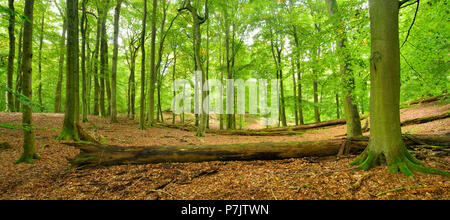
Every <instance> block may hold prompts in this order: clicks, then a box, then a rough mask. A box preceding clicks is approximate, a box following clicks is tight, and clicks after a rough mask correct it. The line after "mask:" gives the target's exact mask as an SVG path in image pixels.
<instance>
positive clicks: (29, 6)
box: [16, 0, 39, 163]
mask: <svg viewBox="0 0 450 220" xmlns="http://www.w3.org/2000/svg"><path fill="white" fill-rule="evenodd" d="M33 6H34V0H25V10H24V15H25V16H26V17H27V19H26V20H24V33H23V61H22V72H23V79H22V91H23V95H24V96H26V97H28V98H29V99H32V86H31V82H32V65H31V64H32V59H33ZM32 124H33V122H32V106H31V105H23V107H22V126H23V129H22V130H23V153H22V156H21V157H20V158H19V160H17V161H16V163H22V162H27V163H33V161H34V159H39V156H37V154H36V153H35V148H34V131H33V125H32Z"/></svg>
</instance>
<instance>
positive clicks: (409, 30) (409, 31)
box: [400, 0, 420, 49]
mask: <svg viewBox="0 0 450 220" xmlns="http://www.w3.org/2000/svg"><path fill="white" fill-rule="evenodd" d="M416 3H417V7H416V12H415V13H414V18H413V21H412V23H411V26H410V27H409V29H408V34H407V35H406V38H405V41H404V42H403V44H402V46H400V49H402V47H403V46H404V45H405V43H406V41H408V37H409V34H410V33H411V29H412V27H413V26H414V23H415V22H416V17H417V12H418V11H419V5H420V1H419V0H417V1H416Z"/></svg>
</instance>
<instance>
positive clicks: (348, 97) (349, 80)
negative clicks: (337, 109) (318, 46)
mask: <svg viewBox="0 0 450 220" xmlns="http://www.w3.org/2000/svg"><path fill="white" fill-rule="evenodd" d="M327 8H328V12H329V14H330V17H332V18H333V19H335V21H334V23H335V25H337V26H338V30H337V31H338V34H337V37H336V39H337V40H336V41H337V42H336V43H337V46H338V52H339V58H340V59H339V60H340V69H341V77H342V81H343V83H344V110H345V117H346V120H347V137H349V138H350V137H357V136H362V129H361V119H360V118H359V111H358V107H357V105H356V103H355V100H354V98H353V90H354V89H353V88H354V76H353V72H352V71H351V69H350V66H351V63H350V62H351V58H350V56H351V55H350V54H349V53H348V52H347V49H346V45H345V42H346V41H347V39H346V38H347V37H346V31H345V30H343V28H344V25H343V24H342V20H341V17H340V13H339V10H338V5H337V2H336V0H327Z"/></svg>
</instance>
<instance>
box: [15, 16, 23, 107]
mask: <svg viewBox="0 0 450 220" xmlns="http://www.w3.org/2000/svg"><path fill="white" fill-rule="evenodd" d="M23 28H24V26H23V25H22V28H20V33H19V49H18V52H17V76H16V88H15V92H16V94H20V93H21V92H22V58H23V48H22V41H23ZM20 105H21V103H20V98H19V97H18V96H16V97H15V99H14V111H16V112H19V111H20Z"/></svg>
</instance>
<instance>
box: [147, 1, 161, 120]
mask: <svg viewBox="0 0 450 220" xmlns="http://www.w3.org/2000/svg"><path fill="white" fill-rule="evenodd" d="M157 7H158V0H153V13H152V40H151V43H150V46H151V54H150V85H149V86H150V87H149V96H148V121H149V124H150V126H153V125H154V123H155V122H154V120H155V84H156V81H157V78H156V77H157V75H156V65H155V62H156V61H155V59H156V31H157V30H156V14H157ZM161 31H163V30H161Z"/></svg>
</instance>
